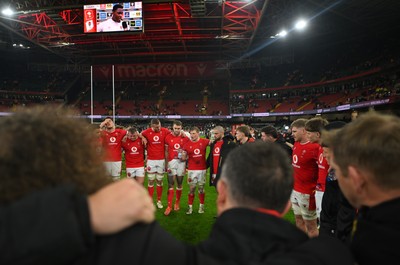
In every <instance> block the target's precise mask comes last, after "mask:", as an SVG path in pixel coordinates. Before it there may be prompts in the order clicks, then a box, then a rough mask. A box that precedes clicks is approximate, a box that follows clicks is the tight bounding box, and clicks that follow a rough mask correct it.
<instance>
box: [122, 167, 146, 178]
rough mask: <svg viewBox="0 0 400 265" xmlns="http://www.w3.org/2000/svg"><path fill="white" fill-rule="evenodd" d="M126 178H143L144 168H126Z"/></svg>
mask: <svg viewBox="0 0 400 265" xmlns="http://www.w3.org/2000/svg"><path fill="white" fill-rule="evenodd" d="M126 176H127V177H128V178H134V177H138V178H143V177H144V167H131V168H129V167H127V168H126Z"/></svg>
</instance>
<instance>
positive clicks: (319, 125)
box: [305, 117, 329, 133]
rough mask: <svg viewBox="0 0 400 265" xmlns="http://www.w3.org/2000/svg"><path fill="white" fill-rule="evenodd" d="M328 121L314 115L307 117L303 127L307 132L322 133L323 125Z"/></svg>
mask: <svg viewBox="0 0 400 265" xmlns="http://www.w3.org/2000/svg"><path fill="white" fill-rule="evenodd" d="M328 123H329V122H328V121H327V120H326V119H324V118H321V117H315V118H312V119H309V120H308V121H307V122H306V125H305V129H306V131H308V132H319V133H322V131H323V130H324V128H325V126H326V125H328Z"/></svg>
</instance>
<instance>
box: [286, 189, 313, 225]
mask: <svg viewBox="0 0 400 265" xmlns="http://www.w3.org/2000/svg"><path fill="white" fill-rule="evenodd" d="M290 201H291V203H292V209H293V212H294V214H295V215H301V216H302V217H303V219H304V220H314V219H316V218H317V211H316V210H315V196H314V194H304V193H300V192H298V191H295V190H293V191H292V195H291V196H290Z"/></svg>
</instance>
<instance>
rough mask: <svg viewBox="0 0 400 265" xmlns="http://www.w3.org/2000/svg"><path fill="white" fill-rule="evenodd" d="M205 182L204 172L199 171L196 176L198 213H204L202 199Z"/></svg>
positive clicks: (203, 197)
mask: <svg viewBox="0 0 400 265" xmlns="http://www.w3.org/2000/svg"><path fill="white" fill-rule="evenodd" d="M205 182H206V170H201V171H200V172H199V175H198V187H199V188H198V191H199V201H200V205H199V213H204V199H205V196H206V194H205V191H204V185H205Z"/></svg>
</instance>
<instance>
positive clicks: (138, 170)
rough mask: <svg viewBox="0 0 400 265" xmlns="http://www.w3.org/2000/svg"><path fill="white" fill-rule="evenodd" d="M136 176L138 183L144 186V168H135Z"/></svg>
mask: <svg viewBox="0 0 400 265" xmlns="http://www.w3.org/2000/svg"><path fill="white" fill-rule="evenodd" d="M134 174H135V179H136V181H137V182H138V183H139V184H141V185H144V167H139V168H135V172H134Z"/></svg>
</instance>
